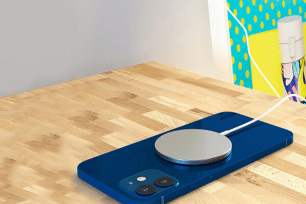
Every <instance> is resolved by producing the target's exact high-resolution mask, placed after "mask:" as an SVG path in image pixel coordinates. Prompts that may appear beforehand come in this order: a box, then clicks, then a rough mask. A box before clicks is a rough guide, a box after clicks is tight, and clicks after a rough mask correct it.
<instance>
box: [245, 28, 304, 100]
mask: <svg viewBox="0 0 306 204" xmlns="http://www.w3.org/2000/svg"><path fill="white" fill-rule="evenodd" d="M303 32H304V45H305V53H306V24H304V25H303ZM249 43H250V50H251V54H252V56H253V58H254V60H255V62H256V64H257V65H258V67H259V68H260V70H261V71H262V73H263V74H264V75H265V76H266V78H267V79H268V81H269V82H270V83H271V85H272V86H273V87H274V89H275V90H276V91H277V93H278V94H279V95H280V96H281V97H283V91H282V75H281V62H280V50H279V42H278V30H277V29H274V30H271V31H267V32H262V33H258V34H255V35H251V36H249ZM251 70H252V81H253V89H254V90H257V91H261V92H264V93H268V94H271V95H274V96H276V94H275V93H274V91H273V90H272V88H271V87H270V86H269V84H268V83H267V82H266V80H265V79H264V78H263V77H262V75H261V74H260V73H259V71H258V70H257V68H256V67H255V65H254V64H253V62H252V61H251Z"/></svg>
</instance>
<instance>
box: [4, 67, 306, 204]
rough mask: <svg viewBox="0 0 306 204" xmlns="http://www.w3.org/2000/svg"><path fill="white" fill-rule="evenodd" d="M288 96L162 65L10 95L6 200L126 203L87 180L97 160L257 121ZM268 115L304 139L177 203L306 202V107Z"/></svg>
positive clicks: (6, 126)
mask: <svg viewBox="0 0 306 204" xmlns="http://www.w3.org/2000/svg"><path fill="white" fill-rule="evenodd" d="M278 101H280V99H279V98H277V97H275V96H271V95H268V94H265V93H261V92H258V91H254V90H250V89H247V88H244V87H241V86H237V85H234V84H229V83H226V82H222V81H219V80H216V79H212V78H209V77H205V76H202V75H198V74H195V73H192V72H188V71H185V70H182V69H179V68H175V67H171V66H168V65H165V64H161V63H158V62H148V63H144V64H140V65H135V66H131V67H127V68H123V69H119V70H116V71H111V72H107V73H103V74H97V75H94V76H90V77H85V78H81V79H76V80H73V81H68V82H65V83H62V84H57V85H54V86H48V87H44V88H40V89H36V90H32V91H28V92H25V93H21V94H16V95H11V96H7V97H3V98H0V135H1V137H0V203H22V204H30V203H31V204H33V203H34V204H35V203H50V204H55V203H114V204H115V203H118V202H117V201H115V200H114V199H112V198H110V197H108V196H107V195H105V194H103V193H102V192H100V191H98V190H97V189H95V188H93V187H91V186H90V185H88V184H86V183H85V182H83V181H82V180H80V179H79V178H78V177H77V175H76V173H77V165H78V164H79V163H80V162H82V161H84V160H87V159H90V158H92V157H95V156H98V155H100V154H104V153H107V152H109V151H112V150H115V149H117V148H120V147H124V146H126V145H129V144H132V143H134V142H137V141H140V140H143V139H146V138H148V137H151V136H154V135H156V134H159V133H162V132H164V131H167V130H170V129H173V128H176V127H178V126H181V125H184V124H187V123H190V122H193V121H195V120H199V119H201V118H204V117H208V116H210V115H213V114H216V113H218V112H222V111H233V112H237V113H240V114H244V115H247V116H250V117H254V118H255V117H257V116H259V115H261V114H262V113H263V112H265V111H267V110H268V109H269V108H270V107H272V106H273V105H274V104H276V103H277V102H278ZM262 120H263V121H265V122H268V123H271V124H274V125H277V126H280V127H282V128H286V129H289V130H290V131H292V132H293V133H294V143H293V144H292V145H290V146H288V147H286V148H284V149H282V150H280V151H278V152H275V153H273V154H271V155H268V156H267V157H265V158H263V159H260V160H258V161H256V162H254V163H252V164H249V165H248V166H245V167H243V168H241V169H238V170H237V171H235V172H232V173H231V174H229V175H227V176H224V177H222V178H220V179H218V180H216V181H214V182H212V183H210V184H207V185H205V186H203V187H201V188H199V189H196V190H194V191H192V192H191V193H189V194H187V195H184V196H182V197H180V198H178V199H176V200H174V201H172V202H171V203H184V204H185V203H206V204H237V203H238V204H244V203H245V204H247V203H248V204H250V203H252V204H257V203H260V204H281V203H284V204H285V203H288V204H289V203H290V204H291V203H301V204H302V203H304V204H305V203H306V106H305V105H302V104H299V103H295V102H292V101H286V102H284V103H283V104H282V105H280V106H279V107H278V108H276V110H274V111H272V112H271V113H270V114H269V115H267V116H266V117H264V118H262Z"/></svg>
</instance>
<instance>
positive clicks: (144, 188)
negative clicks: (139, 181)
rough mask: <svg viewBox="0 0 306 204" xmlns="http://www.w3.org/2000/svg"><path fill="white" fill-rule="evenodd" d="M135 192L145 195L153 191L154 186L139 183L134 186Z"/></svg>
mask: <svg viewBox="0 0 306 204" xmlns="http://www.w3.org/2000/svg"><path fill="white" fill-rule="evenodd" d="M135 191H136V193H137V194H139V195H143V196H147V195H152V194H154V193H155V188H154V186H152V185H141V186H138V188H136V190H135Z"/></svg>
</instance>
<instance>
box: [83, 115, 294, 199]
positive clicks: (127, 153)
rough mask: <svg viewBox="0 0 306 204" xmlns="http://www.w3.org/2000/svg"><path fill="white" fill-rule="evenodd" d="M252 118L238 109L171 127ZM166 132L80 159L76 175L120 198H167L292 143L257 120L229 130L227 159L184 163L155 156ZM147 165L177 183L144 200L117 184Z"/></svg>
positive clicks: (214, 126)
mask: <svg viewBox="0 0 306 204" xmlns="http://www.w3.org/2000/svg"><path fill="white" fill-rule="evenodd" d="M250 120H252V118H250V117H247V116H244V115H241V114H237V113H233V112H222V113H218V114H215V115H212V116H209V117H207V118H204V119H201V120H198V121H195V122H192V123H189V124H187V125H184V126H181V127H178V128H176V129H173V130H179V129H206V130H211V131H215V132H219V133H220V132H223V131H225V130H229V129H231V128H234V127H237V126H239V125H241V124H243V123H245V122H248V121H250ZM173 130H170V131H173ZM170 131H168V132H170ZM165 133H166V132H165ZM165 133H162V134H159V135H156V136H153V137H150V138H148V139H145V140H142V141H139V142H136V143H134V144H131V145H128V146H125V147H122V148H120V149H117V150H114V151H111V152H108V153H106V154H103V155H100V156H97V157H94V158H92V159H89V160H86V161H84V162H82V163H80V164H79V166H78V176H79V178H81V179H82V180H84V181H85V182H87V183H89V184H90V185H92V186H94V187H95V188H97V189H99V190H101V191H102V192H104V193H105V194H107V195H109V196H110V197H112V198H114V199H116V200H118V201H119V202H121V203H134V204H136V203H145V204H149V203H150V204H151V203H152V204H153V203H158V204H160V203H167V202H169V201H171V200H174V199H176V198H178V197H180V196H182V195H184V194H186V193H188V192H190V191H192V190H194V189H197V188H199V187H201V186H203V185H205V184H207V183H209V182H211V181H214V180H216V179H218V178H220V177H222V176H225V175H227V174H228V173H231V172H233V171H235V170H237V169H239V168H241V167H243V166H245V165H248V164H250V163H252V162H254V161H256V160H258V159H260V158H262V157H264V156H267V155H269V154H271V153H273V152H275V151H277V150H279V149H281V148H283V147H286V146H288V145H290V144H291V143H292V142H293V134H292V132H290V131H288V130H286V129H283V128H280V127H277V126H274V125H271V124H268V123H265V122H262V121H257V122H255V123H253V124H251V125H249V126H247V127H245V128H243V129H240V130H237V131H236V132H232V133H230V134H228V135H227V137H228V138H229V139H230V140H231V142H232V153H231V154H230V156H229V157H228V158H227V159H226V160H222V161H220V162H217V163H214V164H210V165H201V166H184V165H177V164H174V163H169V162H167V161H165V160H162V159H161V158H159V157H158V156H157V155H156V153H155V148H154V143H155V141H156V140H157V138H158V137H160V136H161V135H163V134H165ZM148 169H156V170H160V171H162V172H164V173H166V174H168V175H171V176H173V177H174V178H176V179H177V180H178V182H179V185H178V186H176V187H175V188H170V189H169V190H166V191H163V192H162V193H161V194H153V195H151V196H150V197H148V196H147V197H146V198H145V199H141V198H139V197H135V196H134V195H133V194H132V193H130V192H126V191H124V190H122V189H121V188H120V187H119V182H120V181H121V180H122V179H125V178H127V177H130V176H132V175H134V174H137V173H139V172H141V171H144V170H148Z"/></svg>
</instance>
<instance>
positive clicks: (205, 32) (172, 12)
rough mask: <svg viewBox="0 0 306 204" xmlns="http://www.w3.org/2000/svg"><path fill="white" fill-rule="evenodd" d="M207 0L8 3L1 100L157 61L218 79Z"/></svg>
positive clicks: (0, 39)
mask: <svg viewBox="0 0 306 204" xmlns="http://www.w3.org/2000/svg"><path fill="white" fill-rule="evenodd" d="M210 39H211V38H210V29H209V15H208V6H207V0H192V1H186V0H154V1H144V0H90V1H88V0H1V1H0V97H2V96H7V95H11V94H16V93H21V92H25V91H28V90H32V89H36V88H40V87H44V86H49V85H53V84H57V83H61V82H64V81H69V80H73V79H76V78H80V77H85V76H90V75H94V74H98V73H103V72H107V71H110V70H115V69H119V68H123V67H127V66H131V65H135V64H139V63H143V62H148V61H153V60H154V61H158V62H162V63H165V64H169V65H172V66H175V67H179V68H182V69H186V70H189V71H193V72H197V73H200V74H204V75H206V76H210V77H213V74H214V70H213V62H212V49H211V40H210Z"/></svg>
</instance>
